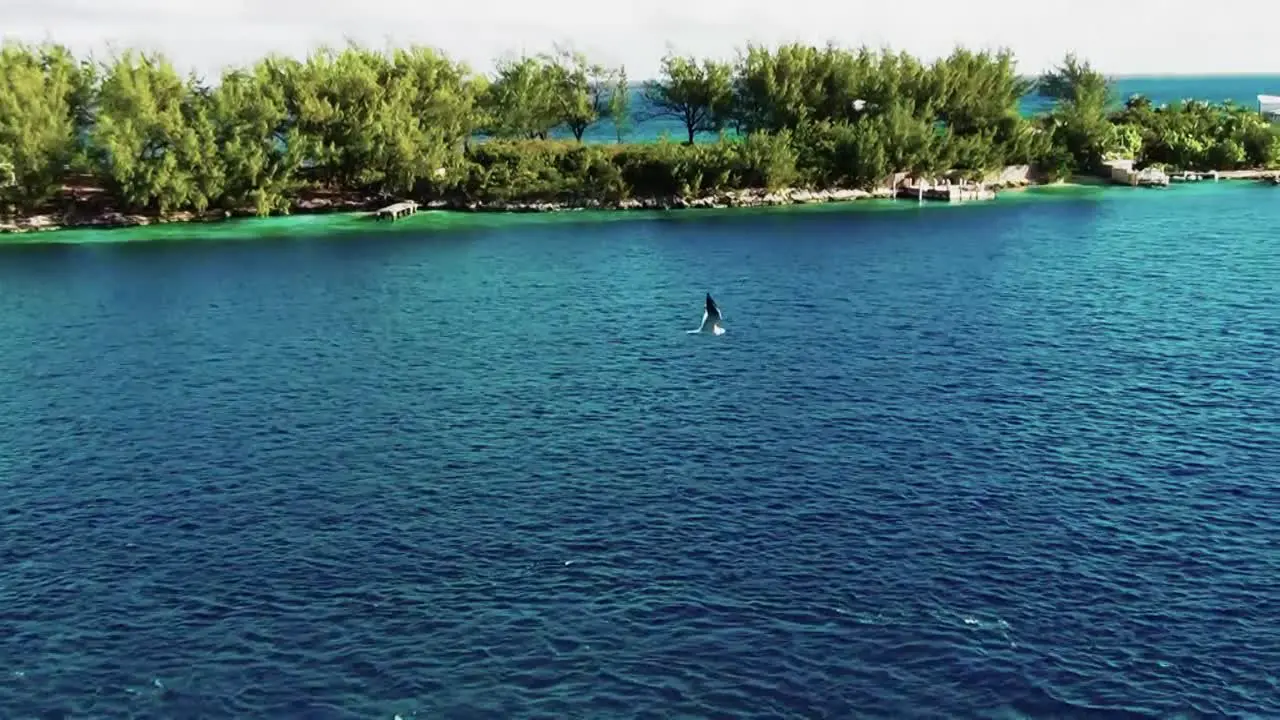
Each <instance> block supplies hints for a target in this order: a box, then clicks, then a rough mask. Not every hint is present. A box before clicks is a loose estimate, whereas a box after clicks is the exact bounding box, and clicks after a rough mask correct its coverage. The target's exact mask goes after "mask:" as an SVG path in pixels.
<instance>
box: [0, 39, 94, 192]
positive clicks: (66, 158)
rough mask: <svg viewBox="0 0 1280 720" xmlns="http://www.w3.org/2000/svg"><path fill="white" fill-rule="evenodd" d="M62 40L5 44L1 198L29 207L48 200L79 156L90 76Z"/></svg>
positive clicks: (0, 55) (1, 52) (0, 84)
mask: <svg viewBox="0 0 1280 720" xmlns="http://www.w3.org/2000/svg"><path fill="white" fill-rule="evenodd" d="M69 58H70V54H69V53H67V51H66V50H65V49H63V48H61V47H58V46H44V47H40V48H30V47H26V46H23V45H15V44H6V45H4V46H3V47H2V48H0V162H2V163H3V164H4V166H5V168H6V170H5V172H4V173H3V174H4V175H5V176H7V177H5V178H3V179H4V180H5V182H3V183H0V199H2V200H3V201H4V202H5V203H6V204H9V203H12V204H17V205H22V206H25V207H35V206H39V205H42V204H44V203H45V202H46V201H48V200H49V199H50V198H52V197H53V195H54V193H55V192H56V191H57V189H58V188H59V187H60V186H61V184H62V179H63V177H64V176H65V174H66V173H67V171H68V170H69V168H70V164H71V163H72V161H73V160H74V159H75V158H76V156H77V152H78V149H79V144H78V142H77V138H76V135H75V130H76V119H77V113H78V112H79V111H80V110H81V107H80V106H79V105H78V104H77V103H79V102H82V101H81V97H82V94H81V93H82V88H83V87H84V85H85V84H86V83H87V82H91V80H86V79H85V77H84V76H83V74H82V72H81V70H80V69H79V68H78V67H77V66H76V64H75V63H74V62H71V61H70V59H69Z"/></svg>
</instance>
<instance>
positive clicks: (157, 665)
mask: <svg viewBox="0 0 1280 720" xmlns="http://www.w3.org/2000/svg"><path fill="white" fill-rule="evenodd" d="M303 221H304V222H311V223H314V224H315V225H314V232H313V233H312V234H310V235H308V234H307V233H304V232H303V231H302V229H301V226H299V225H296V224H295V225H288V226H287V228H288V230H289V232H287V233H286V232H283V229H284V228H286V224H285V223H284V222H283V221H280V222H277V221H266V222H259V223H242V224H225V225H211V226H186V227H180V226H171V227H163V228H143V229H137V230H132V231H123V234H120V233H117V234H102V233H99V234H97V235H92V234H89V233H82V234H79V235H74V234H68V235H63V236H60V237H62V238H63V239H64V240H67V241H68V242H67V244H43V243H41V244H29V245H7V246H0V374H3V377H4V378H5V379H6V382H5V392H4V393H3V394H0V493H2V495H0V497H2V498H3V503H0V519H2V522H3V524H2V525H0V627H2V628H3V632H0V717H5V718H15V719H18V718H32V717H39V718H55V717H56V718H105V717H137V718H179V717H204V718H232V717H241V718H243V717H297V718H304V717H305V718H357V717H358V718H386V719H388V720H390V718H393V717H394V716H395V715H397V714H398V715H400V716H401V717H402V718H405V719H407V718H411V717H417V718H439V717H467V718H523V717H557V718H570V717H677V716H687V717H741V718H754V717H759V718H765V717H769V718H776V717H797V718H799V717H840V718H846V717H884V718H913V717H1006V718H1008V717H1031V718H1060V717H1107V718H1111V717H1126V718H1127V717H1152V718H1157V717H1159V718H1167V717H1174V716H1177V717H1193V718H1201V717H1275V716H1277V715H1278V714H1280V682H1278V679H1277V678H1278V676H1277V668H1280V583H1277V580H1276V578H1277V577H1280V544H1278V540H1277V539H1278V538H1280V489H1277V486H1276V478H1277V468H1280V390H1278V388H1280V310H1278V309H1277V308H1280V246H1278V245H1277V239H1276V238H1277V236H1276V233H1275V231H1274V228H1275V227H1276V226H1277V223H1280V193H1278V192H1277V191H1276V190H1275V189H1273V188H1264V187H1261V186H1254V185H1232V186H1229V185H1228V184H1226V183H1221V184H1217V185H1213V184H1205V185H1201V186H1187V187H1175V188H1172V189H1169V190H1167V191H1143V190H1131V189H1099V188H1087V189H1069V188H1068V189H1056V190H1044V191H1039V192H1034V193H1023V194H1006V195H1004V196H1002V198H1001V199H1000V200H999V201H996V202H994V203H992V204H988V205H972V206H965V207H955V208H953V207H939V206H928V205H927V206H924V207H920V206H919V205H916V204H914V203H909V202H896V203H895V202H886V203H879V204H876V203H870V204H865V205H856V204H855V206H851V207H844V208H834V207H824V208H805V209H793V210H784V211H726V212H722V213H717V212H707V213H700V212H688V213H676V214H670V215H660V214H648V215H642V214H636V215H627V214H613V215H603V214H594V215H593V214H587V213H578V214H566V215H559V216H540V217H537V218H530V217H528V216H515V217H512V216H472V215H464V216H458V215H450V216H441V215H431V214H427V215H424V216H420V217H418V218H415V219H413V220H412V221H409V222H406V223H404V224H402V225H399V226H386V225H380V226H377V229H376V230H375V229H373V228H371V227H370V225H369V224H363V225H357V224H354V223H353V222H352V223H349V224H346V225H341V223H347V222H348V221H345V220H333V219H304V220H303ZM324 222H331V223H339V224H340V227H336V228H335V226H334V225H325V224H324ZM271 228H275V229H277V230H281V232H280V234H279V235H278V236H277V237H274V238H262V237H258V238H257V239H256V240H255V241H253V242H241V241H239V239H241V238H248V237H251V236H253V235H258V234H264V233H265V234H269V232H270V229H271ZM184 233H185V234H187V241H185V242H183V241H180V240H181V239H182V237H183V235H184ZM197 235H200V237H201V239H200V241H198V242H195V241H191V238H192V237H194V236H197ZM103 237H111V238H115V239H119V238H122V237H124V238H128V239H134V240H144V239H146V240H151V242H125V243H116V242H107V243H103V242H91V241H92V240H95V239H101V238H103ZM708 291H709V292H711V293H712V294H713V295H714V296H715V297H716V298H717V300H718V301H719V303H720V305H721V307H722V309H723V311H724V316H725V325H726V327H727V329H728V332H727V333H726V334H725V335H723V336H720V337H705V336H694V335H688V334H686V333H685V331H686V330H687V329H690V328H693V327H696V325H697V323H698V321H699V319H700V316H701V307H702V296H703V293H704V292H708ZM1178 713H1181V715H1178Z"/></svg>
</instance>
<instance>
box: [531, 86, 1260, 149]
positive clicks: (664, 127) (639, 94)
mask: <svg viewBox="0 0 1280 720" xmlns="http://www.w3.org/2000/svg"><path fill="white" fill-rule="evenodd" d="M1113 80H1114V91H1115V92H1114V100H1115V102H1117V103H1122V102H1124V100H1125V99H1127V98H1128V97H1129V96H1131V95H1134V94H1141V95H1146V96H1147V97H1149V98H1151V100H1152V102H1154V103H1155V104H1157V105H1160V104H1163V103H1172V102H1177V101H1179V100H1189V99H1194V100H1206V101H1210V102H1223V101H1226V100H1230V101H1232V102H1234V103H1236V104H1237V105H1242V106H1245V107H1252V108H1257V107H1258V96H1259V95H1280V75H1203V76H1196V75H1174V76H1143V75H1132V76H1119V77H1116V78H1113ZM1050 107H1051V103H1049V102H1047V101H1045V100H1044V99H1043V98H1041V97H1039V96H1037V95H1034V94H1033V95H1029V96H1027V97H1026V98H1024V100H1023V103H1022V110H1023V112H1024V113H1026V114H1032V113H1039V112H1045V111H1047V110H1048V109H1050ZM630 115H631V120H630V128H629V130H628V132H627V134H626V139H628V140H631V141H641V142H652V141H655V140H657V139H658V138H660V137H663V136H664V135H665V136H667V137H669V138H671V139H672V140H673V141H676V142H683V141H684V140H685V139H686V138H687V131H686V130H685V128H684V125H683V123H681V122H680V121H679V120H676V119H673V118H669V117H654V108H653V107H652V106H651V105H649V104H648V103H646V102H645V99H644V92H643V90H642V89H641V88H640V87H638V86H637V87H636V88H635V89H633V90H632V93H631V113H630ZM552 134H553V135H554V136H556V137H560V138H572V137H573V134H572V133H570V132H569V131H568V130H564V129H559V130H557V131H556V132H554V133H552ZM617 135H618V131H617V128H616V127H615V126H614V125H613V123H611V122H610V121H608V120H604V121H602V122H600V123H597V124H596V125H593V126H592V127H590V128H588V130H587V132H586V133H585V134H584V136H583V139H584V140H585V141H587V142H605V143H610V142H617ZM717 137H718V135H717V134H716V133H700V134H699V135H698V141H699V142H705V141H714V140H715V139H716V138H717Z"/></svg>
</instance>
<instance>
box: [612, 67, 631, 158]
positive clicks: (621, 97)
mask: <svg viewBox="0 0 1280 720" xmlns="http://www.w3.org/2000/svg"><path fill="white" fill-rule="evenodd" d="M609 119H610V120H612V121H613V132H614V134H615V135H617V137H618V143H619V144H621V143H622V139H623V138H624V137H626V135H627V133H628V132H629V131H630V130H631V86H630V85H628V84H627V69H626V67H621V68H618V75H617V78H615V80H614V84H613V92H612V93H611V94H610V95H609Z"/></svg>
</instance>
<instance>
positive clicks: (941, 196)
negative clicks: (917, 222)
mask: <svg viewBox="0 0 1280 720" xmlns="http://www.w3.org/2000/svg"><path fill="white" fill-rule="evenodd" d="M897 194H898V197H899V198H901V199H904V200H920V201H922V202H923V201H925V200H933V201H942V202H951V203H957V202H970V201H974V200H994V199H995V197H996V191H995V190H992V189H991V188H988V187H986V186H984V185H977V184H975V185H949V184H944V185H933V186H928V185H917V186H904V187H900V188H898V193H897Z"/></svg>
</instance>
